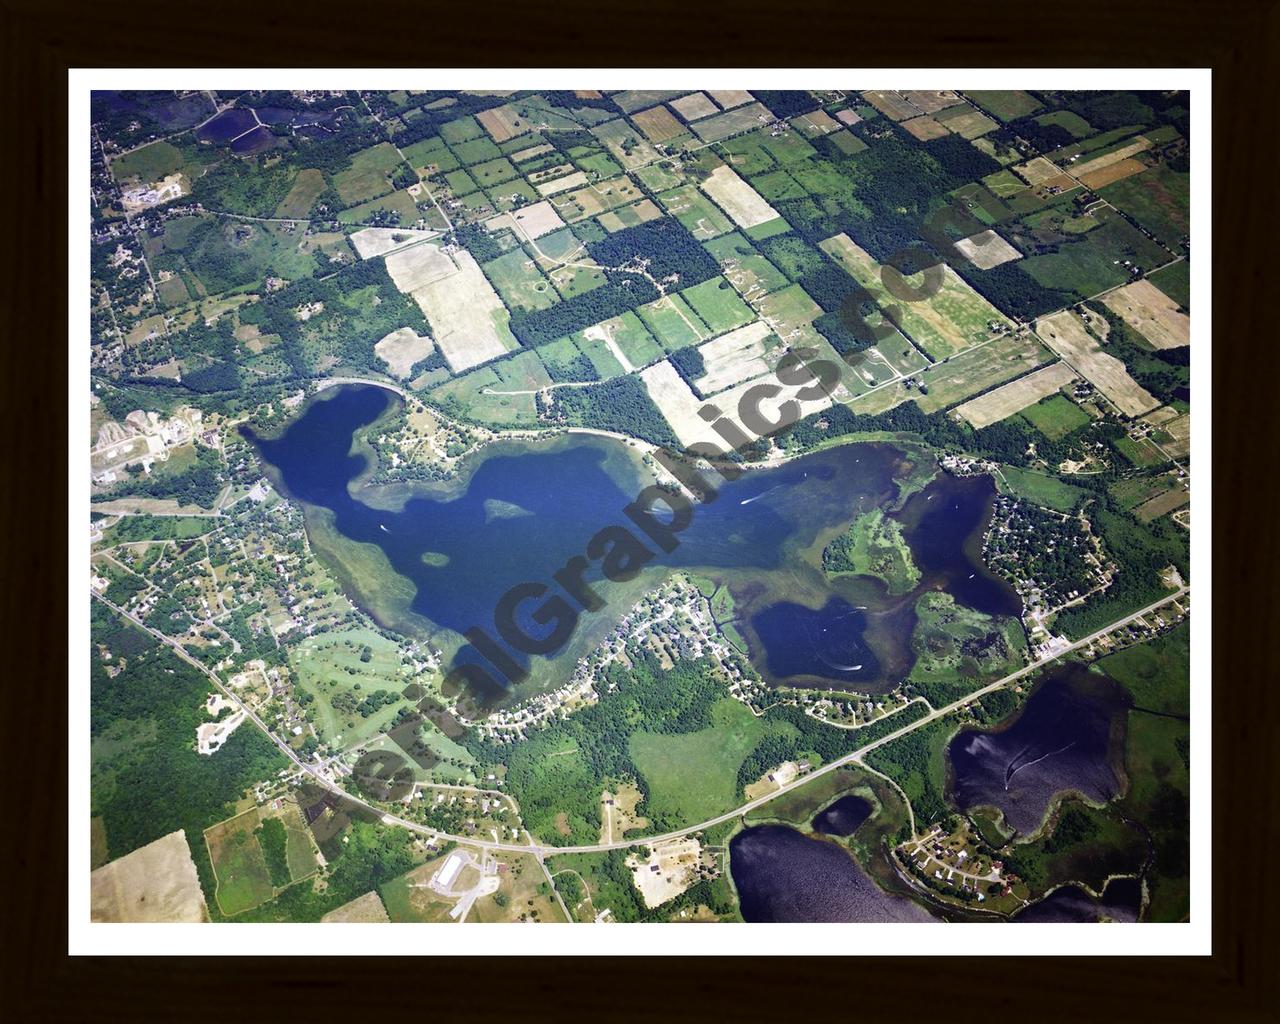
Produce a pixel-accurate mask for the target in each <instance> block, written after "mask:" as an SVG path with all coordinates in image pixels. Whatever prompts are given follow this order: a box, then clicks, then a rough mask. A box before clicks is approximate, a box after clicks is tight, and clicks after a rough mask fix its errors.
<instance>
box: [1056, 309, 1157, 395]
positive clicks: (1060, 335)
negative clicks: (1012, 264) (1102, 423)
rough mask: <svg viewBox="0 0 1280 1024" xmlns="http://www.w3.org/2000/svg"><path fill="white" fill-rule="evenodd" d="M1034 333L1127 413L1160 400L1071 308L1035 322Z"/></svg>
mask: <svg viewBox="0 0 1280 1024" xmlns="http://www.w3.org/2000/svg"><path fill="white" fill-rule="evenodd" d="M1036 334H1037V335H1038V336H1039V338H1040V339H1041V340H1042V341H1043V342H1044V343H1045V344H1046V345H1048V346H1049V348H1051V349H1052V350H1053V351H1054V352H1056V353H1057V354H1058V355H1059V356H1061V357H1062V358H1063V359H1065V360H1066V361H1067V362H1069V363H1070V364H1071V365H1072V366H1073V367H1075V369H1076V370H1078V371H1079V372H1080V374H1081V375H1082V376H1083V377H1084V378H1085V379H1086V380H1087V381H1088V382H1089V383H1090V384H1092V385H1093V386H1094V387H1095V388H1097V389H1098V390H1099V391H1101V392H1102V393H1103V394H1104V395H1106V397H1107V398H1109V399H1110V400H1111V402H1112V403H1113V404H1114V405H1115V407H1116V408H1117V409H1119V410H1120V411H1121V412H1122V413H1123V414H1124V415H1126V416H1141V415H1142V414H1143V413H1144V412H1150V411H1151V410H1152V409H1154V408H1155V407H1156V406H1157V405H1159V404H1160V403H1159V402H1157V401H1156V399H1155V398H1154V397H1153V396H1152V395H1151V393H1150V392H1148V391H1147V390H1146V389H1145V388H1143V387H1141V386H1140V385H1139V384H1138V382H1137V381H1135V380H1134V379H1133V378H1132V377H1130V376H1129V371H1128V370H1127V369H1126V368H1125V365H1124V363H1123V362H1121V361H1120V360H1119V359H1117V358H1116V357H1115V356H1113V355H1110V354H1109V353H1106V352H1103V351H1102V347H1101V346H1100V345H1099V344H1098V342H1097V341H1096V340H1095V339H1094V337H1093V336H1092V335H1091V334H1089V332H1088V331H1087V330H1086V329H1085V326H1084V324H1083V323H1082V322H1081V320H1080V318H1079V317H1078V316H1076V314H1075V313H1073V312H1072V311H1071V310H1064V311H1063V312H1061V313H1055V314H1054V315H1053V316H1048V317H1045V318H1044V319H1042V320H1038V321H1036Z"/></svg>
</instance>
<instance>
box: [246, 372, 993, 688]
mask: <svg viewBox="0 0 1280 1024" xmlns="http://www.w3.org/2000/svg"><path fill="white" fill-rule="evenodd" d="M398 403H399V399H398V398H396V397H394V395H393V394H392V393H391V392H389V391H387V390H385V389H382V388H377V387H371V386H342V387H338V388H333V389H329V390H327V391H325V392H323V393H322V394H321V395H320V396H318V397H317V398H316V399H314V400H312V401H311V402H310V403H309V404H308V405H307V406H306V407H305V408H304V410H303V412H302V414H301V415H300V416H299V417H297V418H296V419H295V420H294V421H293V422H292V423H291V424H290V425H289V426H288V427H287V429H286V430H285V431H284V432H283V433H282V434H281V435H280V436H279V437H277V438H264V437H259V436H257V435H255V434H253V432H252V431H247V432H246V433H247V436H248V437H249V438H250V440H252V441H253V442H254V443H255V444H256V445H257V447H258V449H259V451H260V452H261V454H262V456H263V458H264V459H265V460H266V461H267V462H268V463H269V464H270V465H271V466H272V467H274V470H275V475H276V476H277V478H278V480H277V482H278V483H279V485H280V486H281V487H282V489H283V490H284V491H285V492H286V493H287V494H289V495H290V496H292V497H294V498H296V499H297V500H298V501H300V502H301V503H302V504H303V507H304V511H305V512H306V513H307V523H308V530H309V532H310V533H311V535H312V540H313V543H314V544H315V546H316V548H317V550H318V551H320V552H321V553H322V555H324V556H325V557H326V559H327V560H328V561H330V562H334V563H336V564H337V567H338V575H339V577H340V578H341V579H342V581H343V583H344V585H345V586H346V587H347V589H348V591H349V592H350V593H351V594H352V597H353V599H354V600H356V601H357V603H359V604H360V605H361V606H362V607H364V608H365V609H366V610H368V611H369V612H370V613H371V614H372V615H373V616H374V618H375V619H377V620H378V621H379V622H380V623H382V624H383V625H386V626H389V627H391V628H396V629H401V630H404V631H407V632H420V633H425V634H431V635H434V636H436V639H437V642H439V643H440V644H441V646H443V647H444V648H445V649H446V651H447V652H448V654H449V655H450V656H451V657H452V658H453V659H454V661H453V663H454V664H463V663H469V662H475V663H481V664H483V663H484V659H482V657H481V655H480V653H479V652H478V651H477V650H476V649H475V648H474V647H471V646H470V645H468V644H466V643H464V642H463V641H462V638H461V634H463V633H465V632H467V630H468V629H470V628H471V627H482V628H483V629H485V630H487V631H489V633H490V634H491V635H492V634H493V632H494V628H495V608H496V607H497V605H498V602H499V599H500V598H501V597H502V596H503V595H504V594H505V593H507V592H508V591H509V589H510V588H512V587H513V586H515V585H516V584H521V583H530V584H535V585H536V584H543V583H547V584H550V583H551V582H552V577H553V573H555V572H556V571H557V570H558V569H560V568H561V567H562V566H565V564H566V563H567V562H568V561H569V560H570V559H572V558H574V557H575V556H578V555H581V554H582V553H583V552H585V551H587V550H588V546H589V542H590V541H591V540H592V538H593V537H595V535H596V534H597V532H598V531H601V530H602V529H603V528H605V527H621V528H629V529H630V532H631V533H632V534H633V535H635V536H637V537H638V538H639V539H640V540H643V541H645V542H646V543H648V545H649V548H650V549H651V550H650V551H649V561H648V563H647V564H645V565H644V566H643V568H641V570H640V571H639V574H638V575H637V576H636V578H635V580H634V581H631V582H625V583H621V582H620V583H614V582H610V581H608V580H605V579H604V578H603V575H602V574H601V572H600V570H599V565H598V564H594V563H596V562H598V560H599V556H598V555H597V556H593V557H592V559H591V561H592V562H593V564H592V565H591V567H590V568H589V569H588V571H587V572H586V573H585V574H584V576H583V581H584V583H586V584H587V585H588V586H589V587H591V588H593V589H594V590H595V591H596V592H597V593H598V595H599V596H600V599H601V600H603V601H604V602H605V604H606V606H607V607H604V608H600V609H596V610H594V611H588V610H586V609H585V608H583V609H581V611H579V606H581V605H583V604H584V602H583V601H582V600H579V601H578V602H577V603H576V604H575V605H573V606H572V608H573V610H574V611H575V613H577V614H578V615H579V620H580V621H579V622H578V628H577V630H576V632H575V634H574V636H573V638H572V639H570V640H568V641H565V642H564V643H561V644H560V645H559V646H556V647H553V648H552V649H549V650H547V651H545V652H543V651H540V652H538V654H537V655H536V656H535V657H534V659H533V662H531V660H530V658H529V657H526V656H525V655H523V654H516V655H515V660H516V662H517V663H518V664H519V665H520V666H522V667H524V668H530V667H532V668H536V669H537V672H535V675H539V674H540V678H539V684H540V685H541V684H545V683H547V682H556V681H562V680H563V679H564V678H566V677H567V676H568V674H569V673H570V672H571V671H572V665H573V662H574V661H576V659H577V658H578V657H581V656H582V655H583V654H584V653H586V651H587V650H589V647H588V646H587V643H588V641H591V642H593V643H594V642H598V640H599V639H600V638H601V637H602V636H603V635H604V633H606V632H607V631H608V629H610V628H611V627H612V625H613V623H615V622H616V621H617V618H618V617H620V616H621V615H622V614H623V613H624V612H625V611H626V610H627V609H628V608H629V607H630V606H631V605H632V604H634V601H635V600H636V599H637V598H638V597H639V595H640V594H641V593H643V591H644V590H646V589H649V588H651V587H652V586H654V585H656V584H657V583H658V582H660V578H661V576H662V575H663V574H665V573H667V572H669V571H670V570H672V569H675V568H685V569H690V570H695V571H697V572H698V573H700V574H706V575H710V576H713V577H714V578H716V579H717V580H720V581H721V582H724V583H725V584H726V585H728V586H729V587H730V589H731V591H732V592H733V594H734V596H735V599H736V603H737V607H736V614H737V615H738V621H739V625H740V627H741V631H742V632H743V634H744V635H745V637H746V639H747V642H748V645H749V647H750V649H751V655H752V660H753V662H754V663H755V664H756V665H757V667H758V668H759V669H760V671H761V674H762V675H763V676H764V677H765V678H766V679H767V680H768V681H770V682H774V683H777V682H781V681H784V680H785V681H787V682H789V683H791V684H793V685H795V684H798V683H805V684H808V685H817V686H830V685H834V684H837V683H847V682H850V681H857V682H858V683H859V684H860V688H861V689H865V690H867V691H868V692H880V691H883V690H887V689H889V688H891V687H892V686H893V685H895V684H896V683H897V682H898V681H899V680H900V679H901V678H902V677H903V675H905V672H906V671H907V670H909V668H910V663H911V657H912V656H911V653H910V649H909V639H910V636H911V631H912V628H913V627H914V624H915V612H914V597H915V595H916V594H918V593H920V592H923V590H924V589H925V588H933V589H945V590H948V591H950V592H952V593H953V594H955V596H956V597H957V599H958V600H961V601H963V602H965V603H970V602H972V603H974V606H975V607H979V608H980V610H995V611H999V612H1002V613H1003V612H1007V611H1009V610H1011V609H1012V610H1013V611H1015V612H1016V606H1017V596H1016V594H1013V592H1012V590H1010V589H1009V588H1008V587H1007V586H1005V585H1004V584H1003V583H1001V582H1000V581H998V580H995V579H994V578H992V577H990V576H989V574H987V573H986V571H985V569H983V567H982V565H981V559H980V557H977V558H975V547H974V540H975V537H976V538H977V541H978V544H979V548H978V549H976V550H978V554H979V556H980V539H981V531H982V529H983V527H984V525H985V522H986V517H989V515H990V505H991V497H992V495H993V494H994V490H993V488H992V485H991V483H990V480H989V478H971V479H956V478H953V477H949V476H945V475H944V476H941V477H939V478H938V479H937V480H935V481H934V482H933V483H932V484H930V485H929V486H928V487H927V488H925V489H924V491H922V492H920V493H918V494H916V495H915V496H914V497H913V498H912V499H911V500H910V501H909V502H908V503H907V505H906V507H905V508H904V510H903V521H904V527H905V529H906V535H907V539H908V542H909V544H910V545H911V547H912V550H913V553H915V554H916V556H917V558H918V560H919V562H920V565H921V568H922V570H923V576H924V578H923V579H922V581H921V583H920V586H919V587H918V588H917V591H916V592H914V593H913V594H912V595H907V596H906V597H898V598H892V599H889V598H887V597H884V596H883V595H882V594H879V593H877V592H876V587H870V588H868V587H867V586H866V585H865V584H866V583H867V581H866V580H865V579H862V580H861V582H859V579H858V578H837V579H828V578H827V576H826V575H825V574H824V573H823V572H822V571H821V569H820V568H818V564H817V562H818V560H817V558H815V557H814V556H813V551H815V550H816V551H817V552H818V553H819V554H820V551H821V547H822V545H823V544H824V543H827V542H829V539H830V538H831V537H833V536H835V535H836V534H837V533H838V532H839V531H840V530H841V529H843V528H844V527H845V526H846V525H847V524H848V522H849V521H850V520H851V519H852V518H853V517H854V516H856V515H857V514H858V513H859V512H862V511H869V510H871V509H873V508H876V507H880V506H883V505H884V504H886V503H888V502H891V501H892V500H893V499H894V498H895V497H896V496H897V495H898V484H897V478H898V477H899V476H900V475H901V474H902V473H903V472H904V468H905V466H906V463H905V462H904V454H903V452H902V451H901V450H900V449H898V448H897V447H895V446H893V445H889V444H884V443H869V442H867V443H856V444H848V445H843V446H837V447H833V448H829V449H827V450H825V451H822V452H817V453H814V454H810V455H806V456H803V457H801V458H799V459H796V460H794V461H791V462H789V463H787V464H785V465H783V466H781V467H776V468H770V469H756V470H752V471H750V472H746V473H743V474H741V476H740V477H739V479H737V480H734V481H727V482H723V483H722V485H721V486H720V488H719V494H718V496H717V497H716V498H715V500H713V501H708V502H705V503H703V504H699V505H696V506H694V508H693V512H692V521H691V522H690V523H689V525H688V526H687V528H686V529H684V530H683V531H681V532H680V533H679V535H678V538H677V539H678V544H677V545H676V546H675V549H674V550H673V551H670V552H666V551H662V550H661V549H660V548H659V546H658V544H656V543H652V542H651V541H650V540H649V539H648V538H646V537H645V536H644V534H643V533H641V532H640V531H639V530H638V528H637V526H636V524H635V523H634V522H632V521H631V520H629V519H628V518H627V517H626V515H624V512H623V510H624V508H625V507H626V506H627V505H628V504H629V503H631V502H633V501H634V500H635V499H636V496H637V495H638V494H639V493H640V491H641V490H643V488H645V487H646V486H648V485H650V484H652V483H653V477H652V475H651V474H650V471H649V470H648V469H647V468H646V467H645V466H644V465H643V464H642V462H641V460H640V456H639V454H638V452H636V451H635V450H634V449H632V448H631V447H629V446H627V445H625V444H622V443H620V442H618V441H616V440H614V439H612V438H607V437H599V436H594V435H588V434H580V433H576V434H571V435H563V436H559V437H555V438H550V439H540V440H536V441H506V442H500V443H495V444H492V445H489V446H487V447H486V448H484V449H483V450H481V451H480V452H479V453H477V454H475V455H473V456H470V457H468V458H467V459H465V460H464V463H463V465H462V467H461V471H460V473H459V475H458V477H457V478H456V479H454V480H451V481H447V482H445V483H443V484H421V485H414V486H413V487H412V488H408V487H401V488H399V489H398V491H397V492H396V493H397V494H398V500H389V499H388V498H387V497H386V495H385V493H383V492H380V491H378V490H377V489H367V488H365V487H364V486H363V479H364V477H366V476H367V474H368V471H369V461H368V459H367V458H366V456H365V455H364V454H362V449H361V447H360V445H359V443H356V444H353V438H358V437H359V436H360V435H361V433H362V432H363V431H364V430H366V429H367V428H368V427H369V426H370V425H371V424H373V423H375V422H376V421H378V420H379V419H380V418H381V417H383V416H384V415H386V414H387V413H388V412H389V411H390V410H392V409H393V408H396V407H398ZM806 553H807V555H806ZM873 582H874V581H873ZM549 592H550V591H549ZM554 592H555V593H559V590H558V589H555V591H554ZM549 599H550V598H549V597H548V600H549ZM540 612H541V615H542V618H541V621H539V618H538V616H539V614H540ZM513 620H514V623H515V625H516V626H518V627H519V629H520V630H522V631H523V632H525V633H526V634H527V635H530V636H538V637H546V636H547V635H548V633H549V632H550V629H549V626H550V625H551V624H550V623H549V622H548V621H547V615H546V613H545V610H543V604H542V602H541V600H540V599H539V600H534V599H530V600H527V601H525V602H523V603H522V604H519V605H518V606H517V607H516V610H515V612H514V615H513ZM440 631H443V634H441V633H440ZM548 666H550V668H548Z"/></svg>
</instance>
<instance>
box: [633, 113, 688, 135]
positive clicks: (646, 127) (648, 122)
mask: <svg viewBox="0 0 1280 1024" xmlns="http://www.w3.org/2000/svg"><path fill="white" fill-rule="evenodd" d="M631 120H632V121H634V122H635V123H636V127H637V128H639V129H640V130H641V131H642V132H644V134H645V136H646V137H647V138H648V140H649V141H650V142H666V141H667V139H674V138H675V137H676V136H677V135H683V134H684V132H685V127H684V125H682V124H681V123H680V122H679V121H678V120H677V119H676V116H675V115H674V114H673V113H671V111H669V110H668V109H667V108H666V107H664V106H662V105H658V106H656V107H650V108H649V109H648V110H641V111H640V112H639V113H635V114H632V115H631Z"/></svg>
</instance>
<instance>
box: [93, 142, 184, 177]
mask: <svg viewBox="0 0 1280 1024" xmlns="http://www.w3.org/2000/svg"><path fill="white" fill-rule="evenodd" d="M184 163H186V160H185V159H184V158H183V156H182V151H181V150H179V149H178V147H177V146H174V145H173V144H171V143H168V142H153V143H151V145H149V146H143V147H142V148H141V149H135V150H134V151H133V152H132V153H126V154H125V155H124V156H120V157H116V158H115V159H114V160H112V161H111V173H112V174H114V175H115V176H116V181H120V182H124V181H129V180H131V179H134V178H136V179H137V180H138V181H140V182H147V183H152V182H156V181H159V180H160V179H161V178H164V177H166V176H167V175H170V174H172V173H173V172H174V171H177V170H181V169H182V165H183V164H184Z"/></svg>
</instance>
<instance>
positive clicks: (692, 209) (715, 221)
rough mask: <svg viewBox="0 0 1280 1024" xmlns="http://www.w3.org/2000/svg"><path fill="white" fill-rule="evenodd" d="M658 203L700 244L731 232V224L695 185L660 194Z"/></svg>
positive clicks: (683, 186)
mask: <svg viewBox="0 0 1280 1024" xmlns="http://www.w3.org/2000/svg"><path fill="white" fill-rule="evenodd" d="M658 202H660V203H661V204H662V206H663V208H664V209H665V210H666V211H667V213H669V214H671V216H673V217H675V219H676V220H678V221H679V222H680V223H681V224H683V225H684V226H685V227H686V228H688V229H689V233H690V234H691V235H693V237H694V238H696V239H698V241H700V242H704V241H707V240H708V239H711V238H715V237H717V236H718V235H723V234H724V233H725V232H728V231H732V230H733V222H732V221H730V220H729V218H728V217H726V216H725V215H724V214H723V213H722V212H721V211H720V208H719V207H718V206H716V205H715V203H713V202H712V201H711V200H710V199H708V198H707V197H706V196H704V195H702V194H701V193H700V192H699V191H698V188H697V186H695V185H682V186H681V187H680V188H673V189H671V190H670V191H669V192H661V193H659V195H658Z"/></svg>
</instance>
